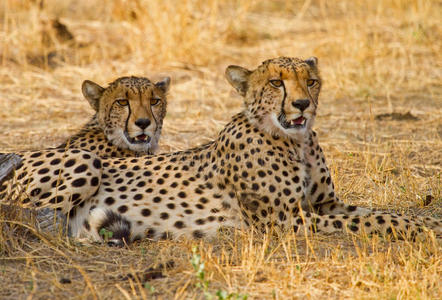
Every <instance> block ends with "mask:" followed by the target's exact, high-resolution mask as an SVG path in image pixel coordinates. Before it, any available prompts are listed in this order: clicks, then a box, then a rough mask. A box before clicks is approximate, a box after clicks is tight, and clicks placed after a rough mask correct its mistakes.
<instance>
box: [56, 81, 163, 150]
mask: <svg viewBox="0 0 442 300" xmlns="http://www.w3.org/2000/svg"><path fill="white" fill-rule="evenodd" d="M169 84H170V78H169V77H166V78H164V79H162V80H161V81H159V82H157V83H152V82H151V81H150V80H149V79H147V78H145V77H134V76H131V77H120V78H118V79H117V80H115V81H113V82H111V83H110V84H109V86H108V87H107V88H103V87H101V86H100V85H98V84H96V83H94V82H92V81H90V80H85V81H84V82H83V84H82V87H81V90H82V92H83V95H84V97H85V98H86V99H87V100H88V101H89V104H90V105H91V107H92V108H93V109H94V110H95V114H94V116H93V117H92V119H91V120H90V121H89V122H88V123H87V124H86V125H84V126H83V128H82V129H81V130H80V131H79V132H78V133H77V134H75V135H74V136H72V137H70V138H68V139H67V141H66V142H65V143H63V144H62V145H60V146H59V147H58V148H79V149H83V150H87V151H90V152H93V153H96V154H97V155H98V156H100V157H132V156H140V155H146V154H154V153H155V151H156V150H157V148H158V140H159V138H160V136H161V129H162V126H163V119H164V116H165V114H166V108H167V99H166V93H167V91H168V89H169Z"/></svg>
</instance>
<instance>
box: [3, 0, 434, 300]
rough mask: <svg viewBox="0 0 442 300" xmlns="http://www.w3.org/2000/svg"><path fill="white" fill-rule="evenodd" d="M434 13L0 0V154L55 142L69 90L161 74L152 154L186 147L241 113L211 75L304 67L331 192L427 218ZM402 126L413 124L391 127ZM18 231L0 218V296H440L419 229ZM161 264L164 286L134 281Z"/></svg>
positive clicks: (17, 216)
mask: <svg viewBox="0 0 442 300" xmlns="http://www.w3.org/2000/svg"><path fill="white" fill-rule="evenodd" d="M441 13H442V7H441V5H440V4H438V3H435V1H431V0H389V1H383V0H373V1H364V0H352V1H350V0H344V1H325V0H311V1H286V0H272V1H256V0H245V1H238V0H226V1H218V0H208V1H202V0H184V1H176V0H166V1H147V0H145V1H143V0H134V1H126V0H115V1H99V0H89V1H74V0H45V1H40V0H33V1H16V0H4V1H2V2H1V3H0V65H1V67H0V119H1V120H2V122H0V131H1V132H2V135H1V139H0V152H1V151H18V150H25V149H38V148H46V147H52V146H56V145H58V144H60V143H61V142H62V141H64V139H65V138H66V137H68V136H69V135H71V134H73V133H75V132H76V130H77V129H78V127H79V124H80V123H82V122H86V121H87V120H88V119H89V118H90V116H91V115H92V112H93V111H92V109H91V108H90V107H89V105H88V104H87V101H85V100H84V99H83V97H82V96H81V91H80V86H81V82H82V81H83V80H85V79H91V80H93V81H95V82H98V83H100V84H103V85H105V84H106V83H107V82H111V81H112V80H114V79H116V78H117V77H120V76H124V75H138V76H147V77H149V78H151V79H154V80H155V79H156V78H160V77H162V76H164V75H166V74H167V75H170V76H171V77H172V86H171V92H170V96H169V105H168V113H167V117H166V119H165V122H164V129H163V137H162V139H161V145H160V146H161V149H162V151H175V150H182V149H186V148H189V147H193V146H196V145H198V144H201V143H204V142H207V141H208V140H210V139H212V138H213V137H215V136H216V134H217V133H218V131H219V130H220V129H221V128H222V127H223V126H224V124H225V123H226V122H227V121H228V120H229V119H230V116H231V115H233V114H234V113H235V112H238V111H239V110H240V109H241V106H242V100H241V98H240V97H239V96H237V95H236V94H235V93H234V92H233V89H232V88H231V87H230V86H229V85H228V83H227V82H226V80H225V79H224V78H223V74H224V70H225V68H226V67H227V66H228V65H230V64H238V65H242V66H245V67H248V68H254V67H256V66H257V65H258V64H260V63H261V61H263V60H265V59H268V58H271V57H276V56H279V55H287V56H300V57H305V58H306V57H309V56H312V55H314V56H317V57H318V58H319V64H320V68H321V72H322V76H323V79H324V86H323V89H322V94H321V97H320V107H319V111H318V116H317V121H316V126H315V127H316V129H317V132H318V135H319V138H320V142H321V144H322V146H323V148H324V151H325V153H326V156H327V158H328V159H327V160H328V165H329V167H330V169H331V171H332V173H333V179H334V183H335V187H336V190H337V193H338V194H339V195H340V197H341V198H342V199H343V200H344V201H345V202H347V203H353V204H357V205H363V206H367V207H379V208H383V209H389V210H393V211H399V212H403V213H406V214H423V215H431V216H435V217H439V218H440V216H442V189H441V187H442V181H441V180H442V179H441V175H440V174H441V173H442V172H441V171H442V165H441V161H442V151H441V149H442V142H441V141H442V139H441V137H442V123H441V120H442V113H441V112H442V111H441V108H442V106H441V103H442V101H441V100H442V88H441V85H440V82H441V72H440V61H441V53H442V51H441V49H442V29H441V27H440V15H441ZM404 115H406V116H408V115H411V116H413V118H405V119H400V118H395V117H394V116H404ZM385 116H387V117H385ZM33 222H34V221H33V218H32V215H30V214H29V213H28V212H27V211H24V210H21V209H18V208H11V207H9V208H7V207H4V206H2V207H0V281H1V282H2V285H1V286H0V298H1V299H17V298H24V297H29V298H74V299H84V298H88V299H121V298H125V299H152V298H154V299H204V297H205V296H204V293H205V292H207V293H209V294H210V295H212V296H213V297H214V299H217V298H219V299H222V298H220V297H224V298H226V297H228V296H229V293H231V292H236V291H240V293H241V294H242V295H247V296H248V299H293V298H312V299H324V298H339V299H342V298H347V299H355V298H357V299H386V298H388V299H390V298H394V299H396V298H401V299H421V298H422V299H423V298H424V299H437V298H440V295H441V294H442V290H441V285H440V274H441V271H442V269H441V262H442V255H441V247H440V241H436V240H435V239H434V237H432V236H431V235H429V236H428V239H427V240H426V241H425V242H423V243H409V242H403V241H399V242H389V241H386V240H383V239H381V238H377V237H374V238H371V239H366V238H364V237H360V238H356V237H352V236H340V235H331V236H325V235H316V236H305V237H295V236H293V235H291V234H287V235H261V234H257V233H256V232H253V231H246V230H244V231H229V230H226V231H223V232H221V233H220V234H219V236H218V238H217V239H215V240H212V241H202V242H201V243H200V244H198V250H197V251H196V252H195V251H193V250H192V249H193V245H194V244H195V241H189V240H178V241H161V242H151V241H142V242H138V243H134V244H133V245H129V246H128V247H126V248H122V249H115V248H111V247H107V246H104V245H89V246H85V245H81V244H78V243H77V242H75V241H72V240H69V239H66V238H65V237H64V236H62V235H55V236H47V235H43V234H41V233H39V232H38V231H37V230H36V226H35V224H34V223H33ZM103 235H104V233H103ZM169 260H173V261H174V262H175V264H174V267H173V268H171V269H168V270H165V271H164V272H163V271H162V273H163V275H164V277H160V278H158V279H149V280H145V281H143V280H144V278H143V277H142V276H137V275H136V274H143V273H144V272H145V271H146V270H149V268H150V267H152V266H155V265H158V264H160V263H165V262H167V261H169ZM189 260H192V261H193V262H194V263H195V265H196V266H197V267H198V270H200V269H199V268H200V267H201V265H202V263H204V268H203V274H204V276H203V277H201V272H200V273H198V270H195V269H194V267H193V266H192V264H191V263H189ZM128 274H133V275H132V276H127V275H128ZM198 274H199V275H198ZM197 275H198V276H197ZM205 281H206V282H207V288H205V287H204V286H205V284H204V282H205ZM195 283H200V285H199V286H197V285H196V284H195ZM218 290H219V291H225V292H220V293H218V295H217V291H218ZM230 295H232V296H231V297H234V296H233V294H230ZM238 296H239V294H238ZM235 297H236V296H235Z"/></svg>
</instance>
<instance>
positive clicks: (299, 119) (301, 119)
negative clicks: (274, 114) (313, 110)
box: [293, 117, 304, 125]
mask: <svg viewBox="0 0 442 300" xmlns="http://www.w3.org/2000/svg"><path fill="white" fill-rule="evenodd" d="M293 122H294V123H295V124H296V125H299V124H302V122H304V117H299V118H297V119H294V120H293Z"/></svg>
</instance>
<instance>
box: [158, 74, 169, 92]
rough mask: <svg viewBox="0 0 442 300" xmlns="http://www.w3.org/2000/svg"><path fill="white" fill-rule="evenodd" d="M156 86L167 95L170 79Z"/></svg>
mask: <svg viewBox="0 0 442 300" xmlns="http://www.w3.org/2000/svg"><path fill="white" fill-rule="evenodd" d="M155 86H156V87H157V88H159V89H160V90H161V91H163V93H167V91H168V90H169V86H170V77H165V78H163V79H162V80H160V81H158V82H157V83H155Z"/></svg>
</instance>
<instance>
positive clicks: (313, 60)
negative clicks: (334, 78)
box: [305, 56, 318, 68]
mask: <svg viewBox="0 0 442 300" xmlns="http://www.w3.org/2000/svg"><path fill="white" fill-rule="evenodd" d="M305 62H306V63H307V64H308V65H309V66H310V67H312V68H317V67H318V58H317V57H314V56H312V57H309V58H307V59H306V60H305Z"/></svg>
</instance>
